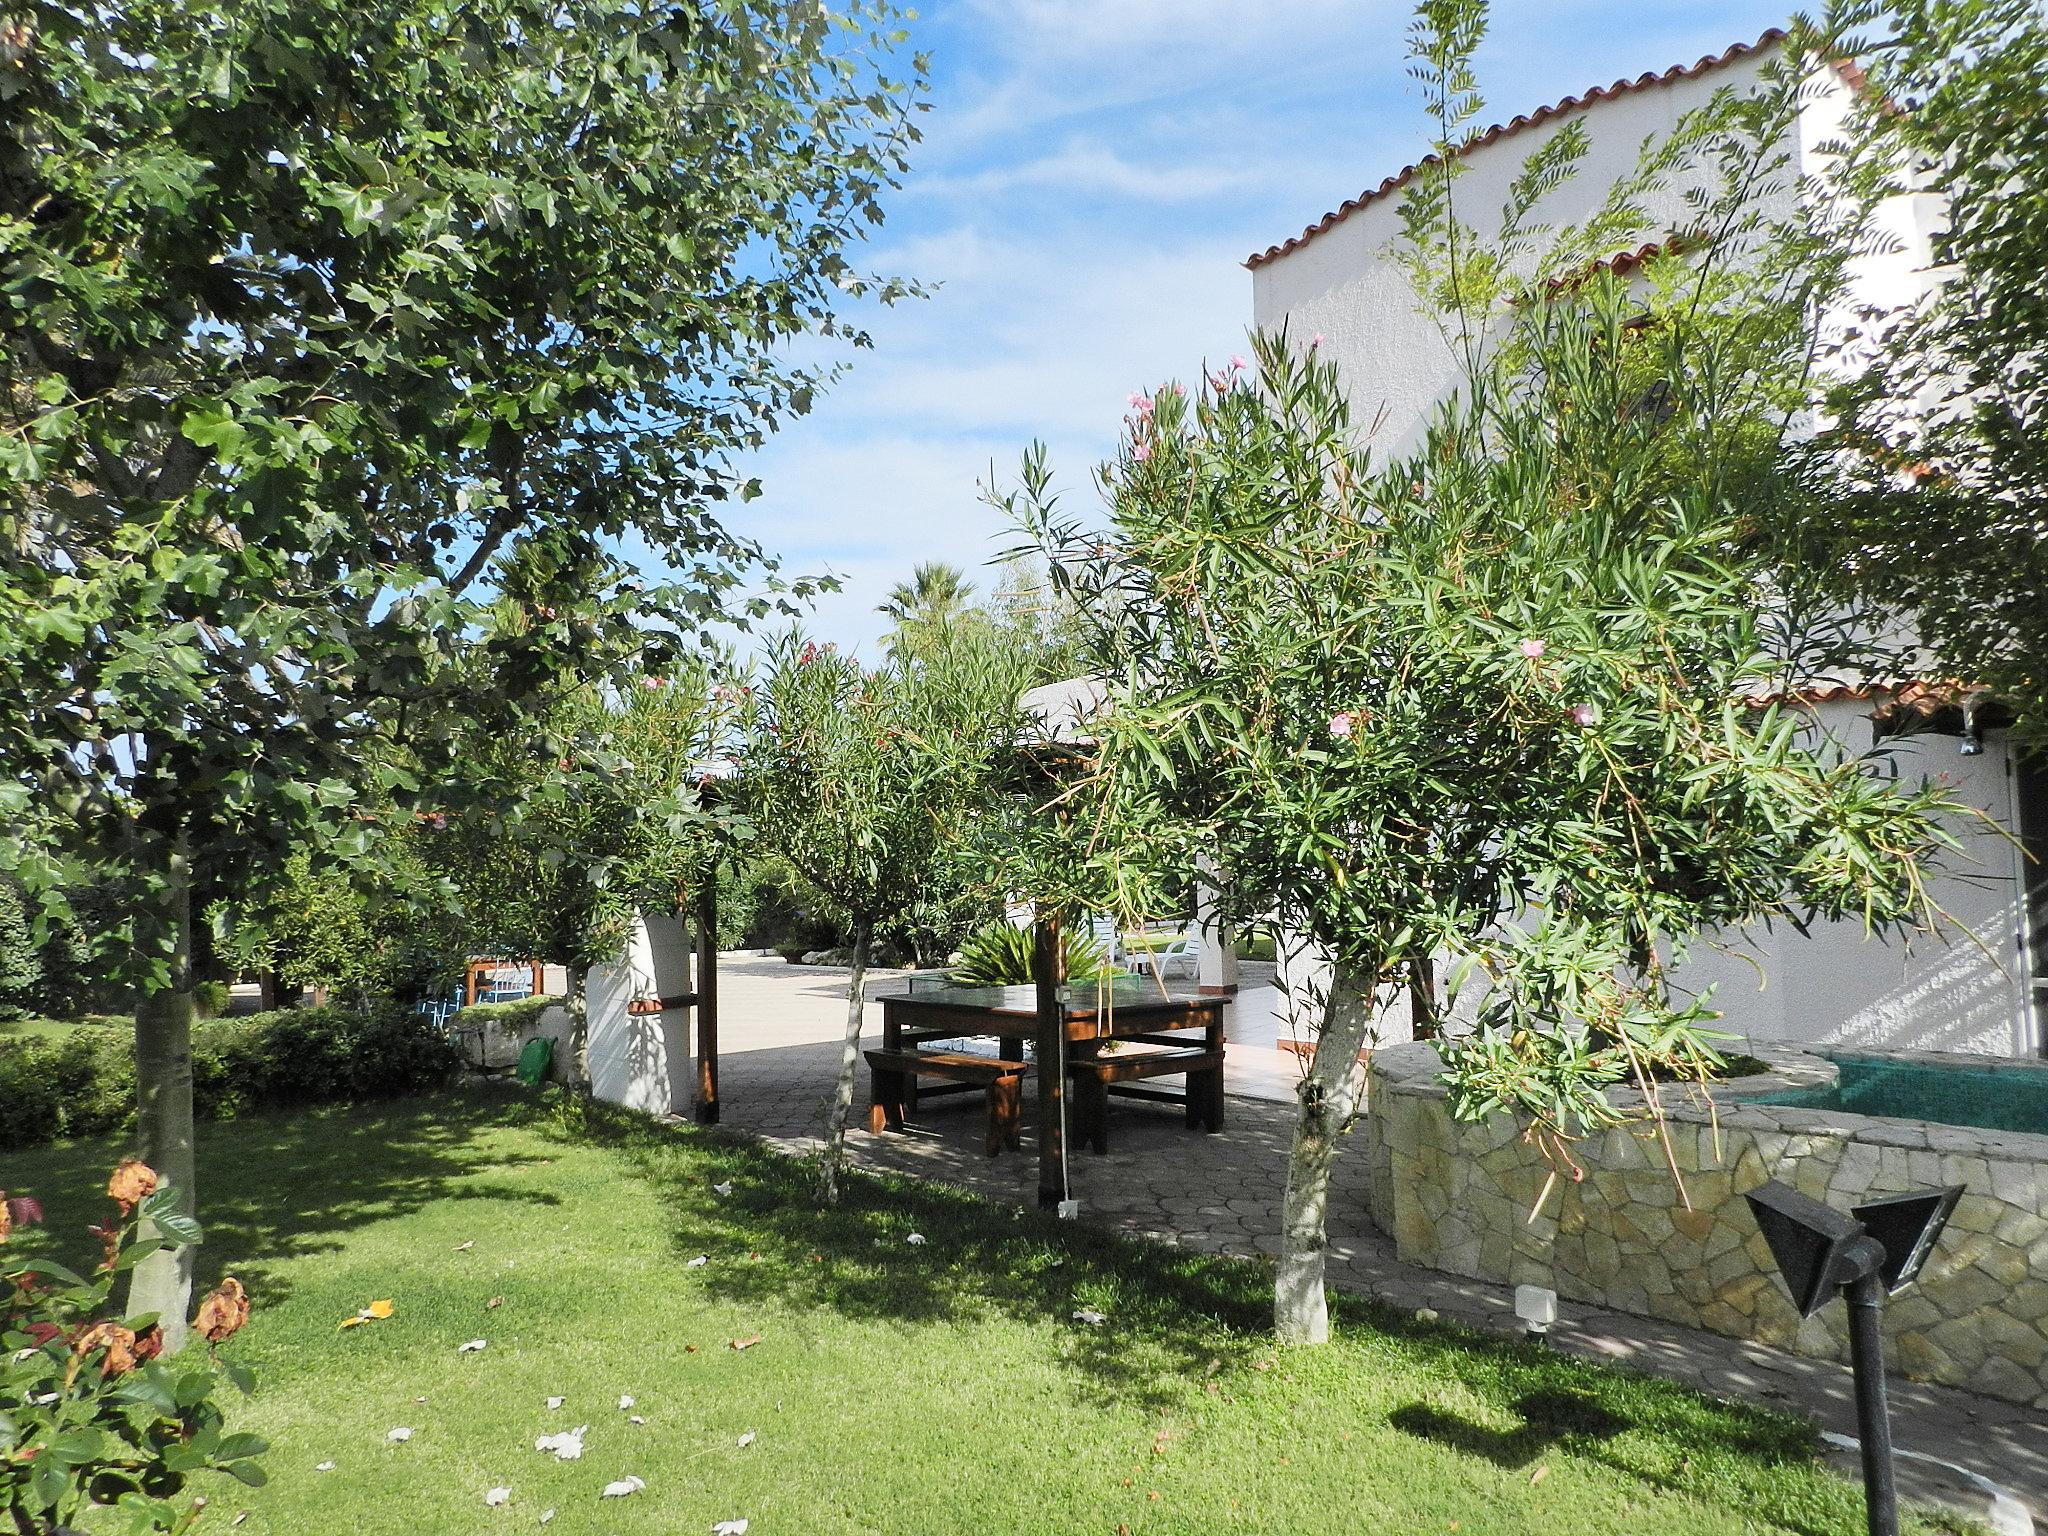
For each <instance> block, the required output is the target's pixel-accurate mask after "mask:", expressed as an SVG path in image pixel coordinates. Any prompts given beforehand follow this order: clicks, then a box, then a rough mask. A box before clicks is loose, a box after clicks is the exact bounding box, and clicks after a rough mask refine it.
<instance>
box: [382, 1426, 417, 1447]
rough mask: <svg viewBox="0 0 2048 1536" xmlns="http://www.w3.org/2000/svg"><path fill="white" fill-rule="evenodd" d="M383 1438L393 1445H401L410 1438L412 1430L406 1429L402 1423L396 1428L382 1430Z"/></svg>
mask: <svg viewBox="0 0 2048 1536" xmlns="http://www.w3.org/2000/svg"><path fill="white" fill-rule="evenodd" d="M384 1438H385V1439H386V1440H388V1441H389V1442H390V1443H391V1444H393V1445H403V1444H405V1442H406V1441H408V1440H410V1439H411V1438H412V1431H411V1430H409V1429H407V1428H406V1427H405V1426H404V1425H403V1424H401V1425H399V1426H398V1428H396V1429H388V1430H386V1431H385V1432H384Z"/></svg>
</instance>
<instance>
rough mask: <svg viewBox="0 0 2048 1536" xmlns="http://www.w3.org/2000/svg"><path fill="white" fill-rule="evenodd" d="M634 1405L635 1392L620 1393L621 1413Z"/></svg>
mask: <svg viewBox="0 0 2048 1536" xmlns="http://www.w3.org/2000/svg"><path fill="white" fill-rule="evenodd" d="M632 1406H633V1394H632V1393H630V1392H621V1393H620V1394H619V1411H620V1412H621V1413H623V1412H625V1410H626V1409H628V1408H630V1407H632Z"/></svg>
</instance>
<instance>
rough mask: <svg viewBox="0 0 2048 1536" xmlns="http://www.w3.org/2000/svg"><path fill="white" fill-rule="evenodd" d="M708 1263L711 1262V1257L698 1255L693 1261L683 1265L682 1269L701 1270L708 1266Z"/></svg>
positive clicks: (702, 1254)
mask: <svg viewBox="0 0 2048 1536" xmlns="http://www.w3.org/2000/svg"><path fill="white" fill-rule="evenodd" d="M710 1262H711V1256H710V1255H709V1254H705V1253H700V1254H698V1255H697V1257H695V1258H694V1259H692V1260H690V1262H689V1263H687V1264H685V1265H684V1266H683V1268H685V1269H702V1268H703V1267H704V1266H705V1265H706V1264H709V1263H710Z"/></svg>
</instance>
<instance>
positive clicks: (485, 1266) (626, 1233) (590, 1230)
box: [7, 1095, 1960, 1536]
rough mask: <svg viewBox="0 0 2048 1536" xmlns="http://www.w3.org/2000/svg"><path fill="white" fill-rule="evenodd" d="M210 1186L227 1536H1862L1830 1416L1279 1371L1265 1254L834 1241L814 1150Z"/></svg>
mask: <svg viewBox="0 0 2048 1536" xmlns="http://www.w3.org/2000/svg"><path fill="white" fill-rule="evenodd" d="M121 1145H122V1143H121V1142H120V1141H118V1140H116V1141H112V1142H98V1141H88V1142H73V1143H69V1144H66V1145H64V1146H61V1147H55V1148H50V1149H47V1150H43V1151H38V1152H34V1153H29V1154H25V1155H21V1156H15V1157H10V1158H9V1160H8V1163H7V1167H8V1174H9V1178H10V1180H13V1181H15V1182H14V1186H13V1188H12V1189H11V1190H10V1193H14V1192H26V1193H29V1194H32V1195H33V1196H35V1197H36V1198H37V1199H38V1200H39V1202H40V1204H41V1207H42V1210H43V1212H44V1213H45V1218H46V1221H45V1224H44V1225H41V1226H38V1227H35V1228H27V1229H20V1228H18V1229H17V1230H16V1232H15V1233H14V1234H13V1235H12V1237H11V1238H10V1239H9V1243H8V1247H7V1253H8V1259H9V1263H10V1265H11V1264H13V1263H15V1262H16V1261H17V1260H19V1259H22V1258H25V1257H54V1258H59V1259H62V1260H65V1261H68V1262H69V1263H71V1264H73V1265H83V1264H85V1263H87V1262H89V1261H90V1260H91V1259H92V1258H93V1257H95V1256H96V1254H97V1252H98V1244H97V1243H96V1242H94V1241H93V1240H91V1239H90V1238H89V1237H87V1235H86V1234H85V1233H84V1231H83V1222H84V1221H85V1220H86V1219H88V1218H91V1219H98V1218H99V1217H100V1216H101V1214H102V1213H103V1211H104V1209H105V1207H106V1195H105V1191H104V1188H103V1185H104V1169H105V1168H106V1167H107V1166H108V1164H109V1161H110V1159H111V1158H112V1157H114V1156H115V1155H116V1153H117V1152H118V1150H119V1148H120V1146H121ZM200 1158H201V1161H202V1164H203V1165H204V1166H206V1167H209V1168H214V1169H219V1170H223V1172H222V1173H221V1174H219V1175H216V1177H215V1178H214V1180H213V1182H212V1183H211V1184H210V1186H209V1192H208V1199H207V1205H208V1208H209V1212H208V1218H207V1223H208V1224H207V1231H206V1243H205V1247H204V1249H203V1250H202V1255H203V1256H202V1259H201V1262H200V1267H199V1273H198V1276H197V1283H198V1285H199V1286H200V1287H202V1288H207V1287H210V1286H212V1285H213V1284H214V1283H215V1282H216V1280H217V1279H218V1278H219V1277H220V1276H221V1275H222V1274H223V1273H226V1272H232V1273H234V1274H235V1275H237V1276H238V1277H239V1278H240V1279H241V1280H242V1281H243V1283H244V1284H245V1285H246V1286H247V1288H248V1292H249V1296H250V1299H251V1303H252V1308H251V1313H250V1320H249V1323H248V1325H247V1326H246V1327H245V1328H244V1329H243V1330H242V1331H241V1332H240V1333H238V1334H237V1335H235V1336H234V1338H233V1339H231V1340H230V1341H229V1342H227V1343H226V1344H224V1345H223V1346H222V1347H221V1352H222V1355H223V1357H224V1358H227V1359H231V1360H233V1361H234V1362H236V1363H237V1364H238V1365H240V1366H243V1367H246V1368H247V1369H248V1370H249V1371H250V1372H251V1373H252V1374H253V1376H254V1379H255V1392H254V1395H252V1396H251V1397H249V1398H247V1399H246V1400H243V1399H241V1398H240V1397H239V1394H237V1393H235V1392H234V1391H233V1390H232V1389H224V1390H225V1391H226V1392H227V1395H228V1398H229V1399H230V1401H229V1402H228V1403H227V1404H226V1406H227V1408H228V1411H229V1413H230V1416H231V1419H232V1422H233V1425H234V1428H235V1429H236V1430H237V1431H239V1432H244V1433H251V1434H255V1435H258V1436H260V1437H261V1438H262V1439H263V1440H264V1441H266V1442H267V1444H268V1449H267V1450H266V1451H265V1452H264V1453H263V1455H262V1458H261V1461H262V1466H263V1468H264V1470H265V1472H266V1473H267V1474H268V1482H267V1483H266V1484H265V1485H264V1486H262V1487H260V1488H253V1489H252V1488H249V1487H246V1486H244V1485H242V1484H240V1483H238V1482H236V1481H234V1480H232V1479H231V1478H230V1477H228V1476H227V1475H225V1474H219V1473H215V1474H210V1475H206V1476H202V1477H201V1478H199V1479H198V1480H196V1481H195V1482H194V1484H193V1485H192V1487H193V1491H194V1492H196V1493H200V1494H203V1495H204V1496H205V1497H206V1498H207V1499H208V1500H209V1505H210V1507H209V1510H208V1513H207V1518H206V1521H205V1525H204V1526H203V1527H202V1528H212V1527H215V1526H218V1527H219V1528H222V1529H226V1528H228V1527H229V1525H230V1523H231V1522H239V1523H236V1524H235V1525H234V1528H235V1529H238V1530H248V1531H256V1532H279V1533H283V1532H292V1531H302V1530H305V1529H308V1528H309V1527H311V1526H313V1525H314V1524H316V1523H327V1522H332V1521H334V1520H337V1519H340V1520H346V1521H347V1522H348V1523H349V1524H350V1525H351V1526H352V1527H353V1528H355V1529H358V1530H361V1531H362V1532H363V1533H364V1536H382V1533H386V1532H388V1533H391V1536H399V1533H405V1532H413V1531H420V1530H492V1529H500V1528H504V1529H529V1528H532V1527H534V1525H535V1524H536V1522H538V1521H539V1520H541V1519H542V1518H543V1517H544V1516H546V1515H547V1513H548V1512H549V1511H553V1517H552V1519H551V1520H549V1522H548V1525H547V1529H548V1530H549V1531H550V1532H556V1531H562V1532H569V1533H576V1532H586V1531H587V1532H612V1531H617V1532H629V1531H664V1532H668V1531H676V1530H685V1531H688V1530H697V1531H710V1530H713V1529H715V1528H717V1527H718V1526H719V1524H720V1523H721V1522H738V1521H742V1520H744V1521H746V1522H748V1526H749V1528H750V1529H751V1530H752V1531H755V1532H770V1531H778V1530H780V1531H792V1530H795V1531H809V1532H823V1531H847V1532H854V1531H876V1532H894V1531H901V1532H914V1531H930V1530H977V1531H990V1532H1011V1531H1014V1532H1026V1531H1044V1530H1048V1529H1060V1530H1101V1531H1104V1532H1111V1531H1115V1530H1118V1529H1119V1528H1122V1529H1125V1530H1127V1531H1129V1532H1132V1533H1142V1532H1147V1531H1156V1532H1165V1531H1274V1532H1281V1531H1295V1530H1300V1529H1303V1528H1304V1527H1319V1526H1322V1525H1325V1524H1327V1522H1328V1520H1329V1519H1330V1512H1331V1511H1332V1510H1342V1511H1345V1512H1346V1513H1345V1516H1344V1518H1345V1519H1346V1520H1355V1521H1356V1522H1357V1523H1358V1524H1360V1525H1361V1526H1373V1527H1383V1528H1387V1529H1394V1530H1431V1531H1449V1530H1451V1529H1453V1528H1456V1529H1459V1530H1464V1531H1486V1530H1508V1529H1512V1530H1516V1531H1528V1532H1557V1533H1560V1536H1564V1533H1577V1532H1613V1533H1616V1536H1621V1533H1626V1532H1634V1531H1641V1530H1644V1529H1656V1530H1660V1531H1672V1532H1698V1533H1701V1536H1706V1533H1709V1532H1714V1533H1720V1532H1729V1531H1745V1532H1758V1533H1763V1532H1796V1533H1799V1536H1821V1533H1832V1532H1843V1533H1847V1532H1850V1531H1854V1530H1857V1529H1860V1519H1861V1516H1860V1503H1859V1500H1858V1497H1857V1495H1856V1493H1855V1491H1854V1489H1853V1488H1852V1487H1851V1486H1850V1485H1849V1484H1847V1483H1845V1482H1843V1481H1842V1480H1841V1479H1840V1478H1838V1477H1837V1476H1836V1475H1835V1474H1834V1473H1832V1472H1830V1471H1828V1470H1827V1469H1826V1468H1825V1467H1823V1466H1822V1465H1821V1464H1820V1463H1819V1462H1818V1461H1816V1459H1815V1450H1816V1442H1815V1440H1814V1437H1813V1434H1812V1432H1811V1430H1810V1429H1808V1428H1807V1427H1806V1426H1804V1425H1802V1424H1800V1423H1799V1422H1797V1421H1795V1420H1792V1419H1789V1418H1785V1417H1781V1416H1778V1415H1774V1414H1772V1413H1770V1412H1768V1411H1765V1410H1762V1409H1756V1408H1751V1407H1747V1406H1743V1405H1739V1404H1728V1403H1716V1402H1712V1401H1709V1400H1708V1399H1705V1398H1703V1397H1700V1396H1698V1395H1696V1394H1692V1393H1689V1392H1686V1391H1684V1390H1683V1389H1680V1388H1677V1387H1673V1386H1669V1385H1667V1384H1665V1383H1662V1382H1657V1381H1653V1380H1650V1379H1648V1378H1643V1377H1637V1376H1631V1375H1625V1374H1620V1373H1616V1372H1614V1371H1611V1370H1607V1369H1603V1368H1600V1367H1597V1366H1591V1365H1587V1364H1585V1363H1582V1362H1577V1361H1573V1360H1570V1359H1568V1358H1565V1357H1562V1356H1559V1355H1556V1354H1554V1353H1551V1352H1549V1351H1546V1350H1545V1349H1543V1348H1542V1347H1541V1346H1538V1345H1527V1344H1515V1343H1509V1342H1504V1341H1501V1340H1499V1339H1496V1338H1492V1337H1487V1336H1481V1335H1476V1334H1469V1333H1465V1332H1461V1331H1459V1330H1456V1329H1452V1328H1449V1327H1446V1326H1443V1325H1440V1324H1428V1323H1423V1322H1417V1321H1414V1320H1411V1319H1409V1318H1406V1317H1401V1316H1396V1315H1392V1314H1388V1313H1386V1312H1384V1311H1376V1310H1374V1309H1372V1308H1369V1307H1365V1306H1362V1305H1346V1304H1343V1303H1340V1304H1339V1310H1338V1323H1339V1327H1338V1330H1337V1335H1336V1342H1335V1343H1334V1345H1333V1346H1332V1347H1331V1348H1329V1349H1328V1350H1323V1351H1312V1352H1306V1353H1304V1352H1299V1351H1285V1350H1276V1349H1275V1347H1274V1345H1273V1341H1272V1337H1271V1332H1270V1328H1269V1325H1268V1323H1267V1319H1266V1311H1267V1308H1268V1306H1269V1305H1270V1285H1271V1277H1270V1271H1267V1270H1265V1269H1263V1268H1262V1267H1261V1266H1257V1265H1253V1264H1247V1263H1244V1262H1242V1261H1234V1260H1224V1259H1216V1258H1204V1257H1199V1256H1194V1255H1188V1254H1181V1253H1176V1252H1174V1251H1173V1250H1170V1249H1165V1248H1160V1247H1158V1246H1156V1245H1152V1244H1145V1243H1136V1242H1131V1241H1128V1240H1120V1239H1117V1238H1115V1237H1112V1236H1109V1235H1107V1234H1103V1233H1099V1232H1095V1231H1092V1230H1090V1229H1088V1228H1087V1227H1085V1226H1084V1227H1077V1226H1075V1225H1074V1224H1073V1223H1060V1222H1056V1221H1054V1220H1052V1219H1050V1218H1047V1217H1041V1216H1040V1215H1038V1214H1037V1213H1035V1212H1022V1211H1018V1210H1015V1209H1010V1208H1006V1207H1003V1206H999V1205H993V1204H990V1203H988V1202H985V1201H981V1200H977V1199H975V1198H973V1197H972V1196H969V1195H966V1194H964V1193H961V1192H958V1191H953V1190H949V1189H947V1188H945V1187H944V1186H939V1185H930V1184H924V1183H914V1182H910V1181H901V1180H887V1181H884V1180H876V1179H871V1178H868V1177H865V1176H857V1177H852V1178H849V1179H848V1180H847V1182H846V1187H845V1189H844V1192H843V1197H842V1199H841V1201H840V1203H839V1204H838V1205H837V1206H835V1207H833V1208H832V1209H830V1210H823V1211H821V1210H820V1209H819V1207H818V1205H817V1202H816V1198H815V1189H814V1186H813V1182H812V1180H811V1178H810V1176H809V1174H808V1173H807V1172H806V1170H805V1168H804V1167H803V1165H802V1164H801V1163H800V1162H798V1161H795V1160H792V1159H790V1158H787V1157H785V1156H782V1155H780V1154H777V1153H775V1152H772V1151H769V1150H767V1149H765V1148H763V1147H761V1146H759V1145H758V1144H756V1143H753V1142H750V1141H747V1140H743V1139H740V1138H735V1137H724V1136H720V1135H718V1134H716V1133H712V1132H704V1131H699V1130H695V1129H681V1128H669V1127H659V1126H654V1125H651V1124H649V1123H647V1122H646V1121H644V1120H642V1119H640V1118H638V1117H634V1116H629V1115H625V1114H623V1113H616V1112H611V1111H607V1110H605V1109H604V1108H602V1107H601V1106H600V1107H597V1108H588V1109H586V1108H583V1107H580V1106H578V1105H576V1104H574V1103H572V1102H568V1101H564V1100H562V1099H560V1098H555V1097H549V1098H545V1099H534V1098H527V1097H509V1096H503V1095H499V1096H490V1095H486V1096H483V1097H477V1096H473V1095H426V1096H422V1097H417V1098H413V1099H409V1100H406V1101H404V1102H402V1103H395V1104H392V1105H390V1106H388V1107H381V1108H372V1109H357V1110H344V1109H315V1110H307V1111H301V1112H298V1113H295V1114H292V1115H289V1116H286V1115H259V1116H250V1117H247V1118H244V1119H240V1120H237V1121H234V1122H232V1123H230V1124H223V1125H218V1126H213V1127H209V1128H208V1129H207V1130H206V1131H205V1132H204V1133H203V1134H202V1136H201V1140H200ZM226 1170H233V1171H232V1173H229V1172H227V1171H226ZM384 1304H388V1307H387V1306H386V1305H384ZM365 1310H375V1311H378V1312H386V1313H388V1315H383V1316H378V1317H375V1318H374V1320H372V1321H370V1322H366V1323H363V1324H361V1325H360V1326H356V1327H345V1326H343V1325H344V1324H346V1323H349V1322H351V1321H352V1320H354V1319H356V1318H357V1317H359V1316H360V1315H362V1314H363V1313H364V1311H365ZM478 1340H481V1341H482V1344H481V1347H469V1348H466V1346H471V1345H473V1344H474V1342H475V1341H478ZM408 1430H409V1431H410V1434H407V1435H403V1436H401V1437H399V1438H394V1436H397V1435H399V1432H400V1431H408ZM579 1430H580V1431H582V1433H581V1434H580V1435H576V1434H574V1432H576V1431H579ZM564 1432H571V1434H572V1441H571V1444H573V1445H575V1446H579V1447H580V1450H579V1451H577V1452H575V1453H574V1454H569V1455H564V1454H563V1448H562V1446H561V1444H560V1443H559V1442H557V1448H556V1449H554V1450H543V1449H538V1448H537V1447H536V1442H537V1441H541V1440H543V1439H548V1438H550V1437H556V1436H560V1435H562V1434H563V1433H564ZM634 1479H637V1480H638V1483H639V1485H640V1486H637V1487H635V1489H634V1491H633V1492H632V1493H630V1494H628V1495H623V1496H613V1497H606V1495H605V1489H606V1488H607V1487H608V1486H611V1485H614V1484H620V1483H628V1482H630V1481H632V1480H634ZM494 1490H506V1492H505V1495H504V1501H503V1503H502V1504H496V1503H494V1502H493V1498H494ZM245 1514H246V1517H247V1518H246V1519H242V1518H241V1517H242V1516H244V1515H245ZM91 1528H93V1529H97V1528H98V1527H97V1526H95V1527H91ZM737 1528H738V1527H737V1525H736V1524H735V1525H733V1526H729V1527H728V1529H737ZM1913 1529H1915V1530H1921V1531H1927V1530H1936V1529H1960V1527H1951V1526H1946V1525H1940V1524H1936V1525H1926V1524H1920V1525H1915V1526H1914V1527H1913Z"/></svg>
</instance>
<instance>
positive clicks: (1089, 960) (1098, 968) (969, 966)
mask: <svg viewBox="0 0 2048 1536" xmlns="http://www.w3.org/2000/svg"><path fill="white" fill-rule="evenodd" d="M1066 946H1067V976H1068V978H1069V979H1071V980H1074V981H1095V980H1098V979H1100V978H1101V977H1104V976H1108V975H1110V974H1112V970H1111V967H1110V964H1109V956H1108V955H1106V954H1104V953H1103V950H1102V946H1101V945H1100V944H1098V943H1096V942H1095V940H1094V939H1092V938H1090V937H1089V936H1088V935H1087V934H1085V933H1079V932H1075V931H1073V930H1069V931H1068V933H1067V936H1066ZM1031 948H1032V936H1031V930H1030V929H1029V928H1019V927H1017V926H1016V925H1015V924H1014V923H991V924H990V925H989V926H988V927H986V928H984V929H982V930H981V931H980V932H979V933H977V934H975V935H974V936H973V937H972V938H970V939H969V940H968V941H967V942H966V943H965V944H963V945H961V946H960V958H959V959H958V960H957V961H955V962H954V964H953V980H955V981H957V982H959V983H960V984H961V985H962V986H964V987H1021V986H1024V985H1027V984H1028V983H1029V982H1030V981H1031V979H1032V978H1031Z"/></svg>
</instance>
